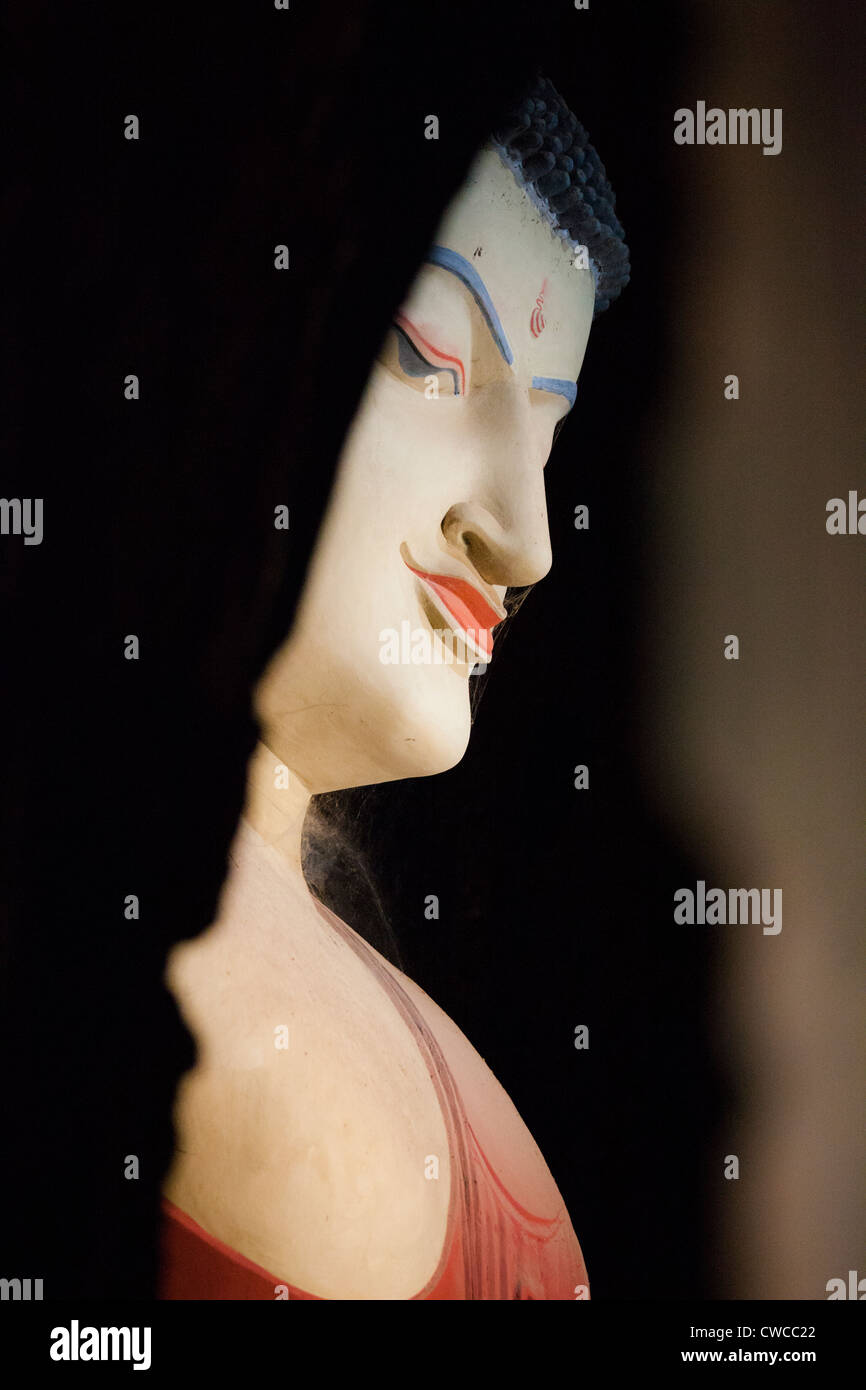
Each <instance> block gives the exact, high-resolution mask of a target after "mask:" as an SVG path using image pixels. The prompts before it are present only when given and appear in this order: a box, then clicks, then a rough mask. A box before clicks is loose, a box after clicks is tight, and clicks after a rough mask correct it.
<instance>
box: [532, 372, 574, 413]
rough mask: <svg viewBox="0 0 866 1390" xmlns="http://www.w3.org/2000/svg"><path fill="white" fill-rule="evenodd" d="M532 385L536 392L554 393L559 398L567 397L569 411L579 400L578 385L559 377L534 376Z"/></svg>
mask: <svg viewBox="0 0 866 1390" xmlns="http://www.w3.org/2000/svg"><path fill="white" fill-rule="evenodd" d="M532 385H533V387H534V388H535V390H536V391H554V392H555V393H556V395H557V396H565V399H566V400H567V401H568V408H569V410H570V409H571V407H572V406H573V405H574V403H575V401H576V400H577V383H576V382H574V381H563V380H561V378H560V377H558V376H534V377H533V378H532Z"/></svg>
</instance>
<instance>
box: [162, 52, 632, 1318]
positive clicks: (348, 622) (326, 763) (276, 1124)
mask: <svg viewBox="0 0 866 1390" xmlns="http://www.w3.org/2000/svg"><path fill="white" fill-rule="evenodd" d="M627 279H628V259H627V251H626V248H625V245H624V242H623V232H622V228H621V226H620V224H619V222H618V220H617V217H616V214H615V212H614V196H613V193H612V191H611V188H610V185H609V183H608V182H607V178H606V175H605V171H604V168H603V166H602V165H601V163H600V161H599V158H598V156H597V154H596V153H595V150H594V149H593V147H592V146H591V145H590V144H589V142H588V139H587V135H586V132H585V131H584V129H583V128H582V126H581V125H580V124H579V122H578V121H577V120H576V118H575V117H574V116H573V115H572V114H571V112H570V111H569V110H568V108H567V107H566V105H565V103H564V102H563V100H562V98H561V97H560V96H559V94H558V93H557V92H556V90H555V89H554V88H553V87H552V85H551V84H550V83H549V82H547V81H546V80H545V79H542V78H539V79H537V80H536V81H535V83H534V85H533V86H532V88H531V89H530V92H529V94H528V95H527V96H526V97H525V99H524V100H523V101H522V102H521V104H520V105H519V106H518V107H517V108H516V109H515V110H514V111H513V112H512V113H511V114H510V116H509V117H508V119H507V120H506V121H505V122H504V123H502V124H501V125H500V128H499V129H498V130H497V131H496V132H495V133H494V135H493V136H492V138H491V139H490V141H489V142H488V143H487V144H486V145H485V147H484V148H483V149H482V150H481V152H480V153H479V154H478V156H477V159H476V160H475V162H474V164H473V166H472V168H471V170H470V172H469V175H468V177H467V178H466V181H465V183H464V185H463V187H462V188H461V189H460V191H459V192H458V194H457V195H456V197H455V198H454V200H453V201H452V203H451V205H450V206H449V207H448V208H447V210H446V212H445V214H444V217H443V219H442V221H441V223H440V226H439V228H438V230H437V232H436V235H435V237H434V241H433V245H432V246H431V247H430V250H429V252H428V254H427V257H426V259H425V261H424V264H423V265H422V266H421V267H420V269H419V271H418V273H417V276H416V278H415V280H414V282H413V284H412V286H411V288H410V290H409V292H408V294H407V296H406V298H405V300H404V302H403V303H402V304H401V305H400V306H399V309H398V310H397V312H396V313H395V314H394V317H393V323H392V326H391V327H390V329H389V331H388V333H387V335H386V337H385V340H384V341H383V342H382V344H381V349H380V351H379V354H378V357H377V360H376V361H375V363H374V364H373V366H372V370H371V372H370V376H369V380H368V382H367V386H366V390H365V393H364V396H363V399H362V401H361V403H360V406H359V408H358V411H357V413H356V416H355V419H354V421H353V424H352V427H351V430H350V432H349V435H348V437H347V438H346V440H345V443H344V447H343V451H342V454H341V457H340V461H339V465H338V470H337V476H336V479H335V483H334V487H333V490H332V494H331V498H330V501H329V505H328V509H327V513H326V515H325V518H324V520H323V523H322V527H321V531H320V533H319V536H318V539H317V543H316V547H315V551H314V554H313V557H312V560H311V564H310V568H309V570H308V573H307V577H306V581H305V585H304V588H303V592H302V594H301V598H300V603H299V606H298V610H297V613H296V615H295V619H294V622H293V625H292V627H291V630H290V631H289V632H288V633H287V635H286V638H285V641H284V642H283V644H282V646H281V647H280V648H279V649H278V650H277V651H276V652H275V653H274V655H273V657H272V659H271V660H270V662H269V664H268V666H267V668H266V669H265V671H264V672H263V674H262V676H261V679H260V680H259V682H258V684H257V686H256V689H255V691H254V692H253V707H254V711H255V715H256V718H257V721H258V725H259V729H260V741H259V743H258V746H257V748H256V751H255V753H254V755H253V757H252V759H251V761H250V765H249V773H248V785H247V794H246V801H245V806H244V811H243V817H242V820H241V822H240V825H239V827H238V829H237V833H236V837H235V840H234V843H233V846H232V850H231V854H230V864H229V873H228V876H227V878H226V880H225V883H224V885H223V890H222V895H221V898H220V903H219V908H218V913H217V917H216V920H215V921H214V922H213V924H212V925H211V927H210V928H209V930H208V931H207V932H205V933H204V934H203V935H201V936H200V937H197V938H196V939H194V940H192V941H189V942H186V943H182V944H181V945H178V946H176V947H175V949H174V951H173V952H172V955H171V957H170V960H169V968H168V977H167V978H168V982H169V985H170V987H171V989H172V991H173V993H174V995H175V997H176V999H177V1001H178V1004H179V1006H180V1008H181V1011H182V1013H183V1016H184V1018H185V1020H186V1022H187V1024H188V1026H189V1028H190V1030H191V1031H192V1033H193V1035H194V1037H195V1039H196V1043H197V1050H198V1056H197V1062H196V1065H195V1066H194V1068H193V1069H192V1070H191V1071H190V1072H188V1073H187V1074H186V1075H185V1077H184V1078H183V1079H182V1082H181V1085H180V1087H179V1090H178V1094H177V1098H176V1108H175V1126H176V1135H177V1147H176V1152H175V1155H174V1160H173V1163H172V1166H171V1168H170V1171H169V1173H168V1174H167V1177H166V1180H165V1185H164V1204H163V1206H164V1209H163V1230H162V1275H161V1296H162V1297H165V1298H221V1299H232V1298H269V1299H273V1298H281V1297H290V1298H307V1299H309V1298H317V1299H411V1298H435V1299H460V1298H483V1299H487V1298H491V1299H524V1298H527V1299H529V1298H531V1299H535V1298H557V1299H560V1298H568V1299H572V1298H586V1297H588V1296H589V1280H588V1277H587V1272H586V1268H585V1265H584V1261H583V1257H582V1255H581V1250H580V1245H579V1242H578V1239H577V1237H576V1235H575V1232H574V1229H573V1227H572V1224H571V1220H570V1218H569V1215H568V1213H567V1212H566V1210H565V1208H564V1204H563V1201H562V1198H561V1196H560V1194H559V1191H558V1189H557V1186H556V1183H555V1181H554V1179H553V1177H552V1175H551V1173H550V1171H549V1169H548V1167H547V1165H546V1163H545V1161H544V1158H543V1156H542V1154H541V1153H540V1151H539V1149H538V1147H537V1145H536V1144H535V1142H534V1140H533V1138H532V1136H531V1135H530V1133H529V1131H528V1129H527V1127H526V1125H525V1124H524V1123H523V1121H522V1119H521V1117H520V1115H519V1114H518V1113H517V1110H516V1108H515V1107H514V1105H513V1104H512V1102H511V1100H510V1099H509V1097H508V1095H507V1094H506V1092H505V1091H504V1089H503V1088H502V1086H501V1085H500V1084H499V1082H498V1081H497V1080H496V1078H495V1077H494V1075H493V1074H492V1072H491V1071H490V1070H489V1068H488V1067H487V1066H486V1064H485V1062H484V1061H483V1059H482V1058H481V1057H480V1056H479V1054H478V1053H477V1051H476V1050H475V1048H474V1047H473V1046H472V1043H471V1041H470V1040H469V1039H468V1038H467V1037H466V1036H464V1034H463V1033H462V1032H461V1030H460V1029H459V1028H458V1027H457V1026H456V1024H455V1023H453V1022H452V1020H451V1019H450V1018H449V1017H448V1016H447V1015H446V1014H445V1013H444V1012H443V1011H442V1010H441V1009H440V1008H438V1007H437V1005H436V1004H435V1003H434V1001H433V1000H431V999H430V998H429V997H428V996H427V995H426V994H425V993H424V991H423V990H421V989H420V988H419V987H418V985H417V984H415V983H414V982H413V981H412V980H411V979H409V978H408V977H407V976H405V975H404V974H402V973H401V972H400V971H399V970H398V969H397V968H396V967H395V966H394V965H392V964H391V963H389V962H388V961H387V960H385V959H384V958H383V957H382V956H381V955H379V954H378V953H377V952H376V951H375V950H374V949H373V948H372V947H371V946H370V945H368V944H367V942H366V941H365V940H364V939H363V938H362V937H361V936H360V935H359V934H358V933H357V932H355V931H354V930H353V928H352V923H351V922H343V921H341V920H340V919H339V918H338V917H336V916H335V914H334V913H333V912H331V911H329V910H328V909H327V908H326V907H325V906H324V905H323V904H322V903H321V902H319V901H318V900H317V899H316V898H315V897H314V896H313V895H312V894H311V892H310V890H309V888H308V886H307V883H306V881H305V878H304V874H303V869H302V834H303V827H304V820H305V816H306V814H307V811H308V808H309V804H310V801H311V798H312V797H314V796H315V795H317V794H319V793H322V792H327V791H331V790H335V789H340V788H348V787H354V786H362V785H368V784H372V783H378V782H386V781H389V780H392V779H398V778H415V777H426V776H431V775H434V774H436V773H439V772H442V771H444V770H446V769H448V768H451V767H453V766H454V764H455V763H456V762H458V761H459V760H460V758H461V757H462V755H463V753H464V751H465V749H466V746H467V741H468V739H469V735H470V728H471V718H470V704H471V702H470V692H471V689H472V679H473V673H474V672H475V671H477V669H478V668H479V667H485V666H486V665H487V664H489V663H490V661H491V660H492V658H493V656H494V654H495V647H496V637H497V628H498V626H499V624H501V623H502V622H503V621H504V620H505V619H506V617H507V613H508V608H507V600H508V596H509V592H510V591H512V590H514V589H516V588H523V587H525V586H528V585H533V584H535V583H537V582H538V581H539V580H541V579H542V578H543V577H544V576H545V575H546V574H547V572H548V570H549V569H550V567H551V559H552V556H551V546H550V538H549V534H548V522H547V513H546V506H545V487H544V470H545V464H546V462H547V460H548V457H549V455H550V452H551V448H552V444H553V441H554V439H555V436H556V434H557V432H558V430H559V429H560V427H561V426H562V424H563V422H564V420H565V419H566V416H567V415H568V414H569V412H570V411H571V410H572V408H573V407H574V405H575V400H576V393H577V385H576V383H577V381H578V378H579V376H580V370H581V364H582V362H583V358H584V354H585V351H586V346H587V340H588V337H589V333H590V328H591V326H592V322H593V319H594V317H595V316H596V315H597V314H598V313H599V312H601V311H602V310H604V309H606V308H607V307H608V305H609V303H610V302H611V301H612V300H613V299H615V298H616V296H617V295H618V293H619V292H620V290H621V289H622V287H623V285H624V284H625V283H626V281H627ZM395 635H396V636H395Z"/></svg>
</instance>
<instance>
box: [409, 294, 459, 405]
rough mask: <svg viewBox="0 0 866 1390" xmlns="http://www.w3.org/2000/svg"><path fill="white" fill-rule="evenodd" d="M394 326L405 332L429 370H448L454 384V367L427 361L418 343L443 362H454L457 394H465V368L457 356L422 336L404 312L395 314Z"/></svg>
mask: <svg viewBox="0 0 866 1390" xmlns="http://www.w3.org/2000/svg"><path fill="white" fill-rule="evenodd" d="M394 326H395V327H396V328H398V329H399V330H400V331H401V332H402V333H404V334H405V336H406V337H407V338H408V339H409V341H410V343H411V344H412V347H413V348H414V349H415V351H416V352H417V354H418V356H419V357H420V358H421V360H422V362H427V363H428V365H429V367H430V369H431V371H433V372H449V373H450V374H451V375H452V376H454V377H455V385H456V384H457V383H456V373H455V370H454V367H453V366H440V365H439V364H438V363H436V362H429V360H428V358H426V357H425V356H424V354H423V352H422V351H421V348H420V347H419V343H420V344H423V346H424V347H426V348H427V351H428V352H432V353H433V354H434V355H435V356H436V357H438V358H440V359H441V361H442V362H443V363H449V362H450V363H455V364H456V367H457V371H459V373H460V387H459V391H458V394H459V395H461V396H463V395H465V394H466V368H465V367H464V365H463V363H462V361H461V360H460V358H459V357H457V356H456V355H455V354H453V353H450V352H443V350H442V349H441V348H439V347H437V346H436V344H435V343H432V342H430V341H429V340H428V339H427V338H425V337H424V335H423V333H421V332H420V330H419V329H418V328H416V327H415V325H414V323H413V322H412V320H411V319H408V318H406V315H405V314H402V313H398V314H395V316H394Z"/></svg>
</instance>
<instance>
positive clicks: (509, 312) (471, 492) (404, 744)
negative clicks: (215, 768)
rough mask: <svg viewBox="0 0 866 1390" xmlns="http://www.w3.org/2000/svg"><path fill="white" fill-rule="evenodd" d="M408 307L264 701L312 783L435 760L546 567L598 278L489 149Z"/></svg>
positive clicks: (458, 729)
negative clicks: (555, 488)
mask: <svg viewBox="0 0 866 1390" xmlns="http://www.w3.org/2000/svg"><path fill="white" fill-rule="evenodd" d="M430 257H431V259H430V261H429V262H427V263H425V265H424V266H423V267H422V269H421V271H420V272H419V274H418V276H417V278H416V280H415V282H414V284H413V286H412V289H411V291H410V293H409V295H408V297H407V298H406V300H405V302H404V303H403V305H402V306H401V308H400V311H399V312H398V314H397V315H396V316H395V323H394V326H393V327H392V328H391V329H390V330H389V332H388V334H387V336H386V339H385V341H384V343H383V345H382V348H381V351H380V353H379V357H378V360H377V362H376V364H375V365H374V367H373V371H372V374H371V376H370V379H369V382H368V384H367V388H366V391H365V394H364V397H363V400H362V402H361V404H360V406H359V409H358V412H357V415H356V417H355V420H354V422H353V425H352V428H351V431H350V433H349V435H348V437H347V440H346V443H345V446H344V448H343V452H342V455H341V458H340V463H339V468H338V472H337V477H336V480H335V484H334V489H333V492H332V496H331V500H330V503H329V507H328V511H327V514H326V517H325V520H324V522H323V525H322V529H321V531H320V534H319V538H318V540H317V544H316V549H315V553H314V555H313V559H312V562H311V566H310V569H309V572H308V575H307V580H306V584H305V587H304V591H303V594H302V597H301V601H300V605H299V609H298V613H297V617H296V621H295V625H294V627H293V629H292V632H291V634H290V636H289V638H288V640H287V641H286V642H285V644H284V645H283V647H282V648H281V649H280V650H279V651H278V652H277V653H276V655H275V656H274V658H273V660H272V661H271V663H270V665H269V666H268V668H267V670H266V671H265V673H264V675H263V677H262V680H261V682H260V684H259V687H258V689H257V691H256V696H255V710H256V713H257V715H258V717H259V720H260V722H261V725H262V738H263V741H264V742H265V743H266V744H267V745H268V747H269V748H270V749H271V751H272V752H273V753H274V754H275V755H276V756H277V757H278V758H279V759H280V760H281V761H282V762H285V763H286V764H287V765H288V766H289V767H290V768H291V769H292V770H293V771H294V772H296V773H297V775H298V776H299V777H300V778H301V780H302V781H303V782H304V783H305V784H306V785H307V787H308V788H309V789H310V790H311V791H313V792H319V791H326V790H332V789H334V788H337V787H348V786H357V785H364V784H367V783H372V782H383V781H389V780H392V779H394V778H400V777H417V776H423V775H426V774H429V773H434V772H442V771H444V770H445V769H447V768H449V767H452V766H453V765H454V764H455V763H456V762H458V761H459V760H460V758H461V757H462V756H463V753H464V752H465V749H466V744H467V741H468V737H469V727H470V717H469V686H470V680H471V679H472V676H471V675H470V672H471V670H472V667H473V665H474V664H475V663H476V662H479V661H481V662H483V661H484V659H485V658H487V657H489V655H490V652H491V650H492V647H493V645H494V643H495V640H496V630H495V629H496V623H497V622H498V621H499V620H500V619H501V618H502V617H504V614H505V610H504V608H503V606H502V600H503V596H504V594H505V592H506V589H508V588H509V587H515V586H522V585H526V584H533V583H535V582H536V581H537V580H539V579H541V578H542V577H543V576H544V575H545V574H546V573H547V571H548V569H549V568H550V564H551V551H550V537H549V533H548V524H547V510H546V505H545V494H544V466H545V463H546V461H547V458H548V456H549V453H550V449H551V445H552V441H553V434H554V430H555V428H556V426H557V424H558V423H559V422H560V421H561V420H563V419H564V418H565V416H566V415H567V413H568V411H569V409H570V406H571V404H572V402H573V399H574V385H575V382H576V380H577V377H578V373H579V372H580V367H581V364H582V362H583V355H584V352H585V349H586V343H587V338H588V336H589V329H590V325H591V322H592V315H593V307H594V285H593V280H592V275H591V273H590V272H589V271H588V270H586V269H582V268H578V267H577V266H576V265H575V263H574V262H575V259H576V258H575V253H574V251H573V250H572V249H571V248H570V247H568V246H567V244H565V243H564V242H562V241H561V240H560V239H559V238H557V237H556V236H554V234H553V233H552V231H551V230H550V228H549V227H548V225H547V223H546V222H545V221H544V220H543V219H542V217H541V214H540V213H539V212H538V211H537V210H536V208H535V207H534V206H533V205H532V203H531V202H530V201H529V199H528V197H527V195H526V194H525V193H524V192H523V190H522V189H521V188H519V186H518V185H517V183H516V181H515V179H514V177H513V176H512V174H511V173H510V171H509V170H508V169H507V168H506V167H505V166H504V165H503V164H502V162H501V160H500V159H499V156H498V155H497V154H496V152H495V151H493V150H489V149H488V150H485V151H483V152H482V154H481V155H480V156H479V157H478V159H477V161H476V163H475V165H474V167H473V169H472V171H471V173H470V176H469V178H468V180H467V182H466V183H465V184H464V186H463V188H462V189H461V191H460V193H459V194H458V195H457V197H456V198H455V200H454V202H453V203H452V204H451V206H450V208H449V209H448V211H447V213H446V215H445V217H444V219H443V221H442V223H441V225H440V227H439V230H438V232H437V234H436V237H435V238H434V246H433V248H432V250H431V253H430Z"/></svg>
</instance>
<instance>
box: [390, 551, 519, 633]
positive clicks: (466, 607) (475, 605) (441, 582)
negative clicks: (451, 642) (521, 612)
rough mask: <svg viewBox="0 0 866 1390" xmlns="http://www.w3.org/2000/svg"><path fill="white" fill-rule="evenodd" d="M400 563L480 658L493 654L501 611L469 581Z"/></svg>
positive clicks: (454, 575) (503, 614)
mask: <svg viewBox="0 0 866 1390" xmlns="http://www.w3.org/2000/svg"><path fill="white" fill-rule="evenodd" d="M403 563H404V564H405V565H406V568H407V569H410V570H411V571H412V573H413V574H414V575H416V576H417V578H418V579H420V580H422V581H423V583H424V584H425V585H426V586H427V587H428V589H430V590H431V591H432V593H433V595H434V597H435V598H436V599H438V601H439V607H441V608H444V609H445V610H446V612H447V613H448V614H449V616H450V617H451V619H453V621H454V622H456V624H457V625H458V628H459V629H460V631H461V632H463V633H464V634H466V636H467V637H468V638H469V640H470V643H471V644H472V645H473V646H475V647H476V648H477V649H478V650H479V653H480V654H481V655H482V656H483V657H487V658H489V656H490V653H491V652H492V650H493V628H494V627H496V626H497V624H499V623H501V622H502V621H503V619H504V618H505V617H506V616H507V614H506V612H505V609H504V608H501V607H499V608H494V607H493V605H492V604H491V603H490V602H489V600H488V599H487V598H486V597H485V596H484V594H482V593H481V591H480V590H479V589H478V588H476V586H475V585H474V584H472V583H470V581H469V580H468V579H464V578H463V577H462V576H460V575H456V574H434V573H432V572H431V571H429V570H422V569H419V568H418V566H417V565H413V564H411V563H410V561H409V560H408V559H407V558H406V556H405V554H404V555H403Z"/></svg>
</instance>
